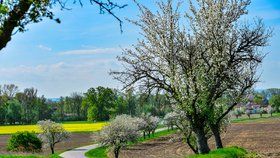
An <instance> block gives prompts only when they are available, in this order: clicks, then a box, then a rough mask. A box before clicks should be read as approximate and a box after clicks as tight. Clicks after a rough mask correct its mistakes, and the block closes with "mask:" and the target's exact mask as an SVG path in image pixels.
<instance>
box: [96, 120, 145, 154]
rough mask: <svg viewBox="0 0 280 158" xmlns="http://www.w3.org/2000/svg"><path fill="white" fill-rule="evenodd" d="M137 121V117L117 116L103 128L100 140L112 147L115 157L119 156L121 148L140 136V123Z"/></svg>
mask: <svg viewBox="0 0 280 158" xmlns="http://www.w3.org/2000/svg"><path fill="white" fill-rule="evenodd" d="M135 122H136V121H135V118H132V117H131V116H128V115H119V116H117V117H116V118H115V119H114V120H113V121H112V122H111V123H110V125H108V126H105V127H103V128H102V130H101V131H100V135H99V137H98V141H99V142H100V143H101V145H105V146H110V147H112V149H113V152H114V156H115V158H118V157H119V153H120V150H121V148H122V147H124V146H126V145H127V143H128V142H130V141H132V142H133V141H136V140H137V138H138V137H139V136H140V134H139V132H138V124H136V123H135Z"/></svg>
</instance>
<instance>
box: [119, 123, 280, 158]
mask: <svg viewBox="0 0 280 158" xmlns="http://www.w3.org/2000/svg"><path fill="white" fill-rule="evenodd" d="M169 138H170V137H163V138H160V139H157V140H153V141H149V142H145V143H141V144H138V145H136V146H133V147H130V148H128V149H124V150H122V152H121V156H120V157H121V158H132V157H133V158H144V157H145V158H158V157H161V158H183V157H185V156H186V155H189V154H192V152H191V150H190V149H189V148H188V147H187V146H186V144H184V143H179V142H177V143H172V142H170V141H169ZM223 142H224V145H225V146H241V147H244V148H246V149H248V150H250V151H254V152H257V153H260V154H262V155H263V157H264V158H280V121H279V120H274V121H271V122H267V123H246V124H240V123H239V124H232V125H231V126H230V128H229V129H228V132H227V133H226V134H224V135H223ZM210 146H211V148H213V147H214V145H213V141H212V140H210Z"/></svg>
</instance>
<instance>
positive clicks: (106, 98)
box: [85, 86, 115, 121]
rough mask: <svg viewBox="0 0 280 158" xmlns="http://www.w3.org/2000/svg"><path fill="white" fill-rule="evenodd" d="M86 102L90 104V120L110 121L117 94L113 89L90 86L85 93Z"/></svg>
mask: <svg viewBox="0 0 280 158" xmlns="http://www.w3.org/2000/svg"><path fill="white" fill-rule="evenodd" d="M85 102H86V104H87V105H88V106H89V109H88V120H89V121H108V120H109V119H110V113H111V112H110V111H111V110H112V109H113V108H114V106H115V94H114V92H113V90H112V89H110V88H104V87H100V86H99V87H97V88H96V89H95V88H90V89H89V90H88V92H87V93H85Z"/></svg>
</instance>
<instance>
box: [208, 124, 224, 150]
mask: <svg viewBox="0 0 280 158" xmlns="http://www.w3.org/2000/svg"><path fill="white" fill-rule="evenodd" d="M210 127H211V131H212V133H213V135H214V138H215V143H216V148H217V149H219V148H223V143H222V139H221V133H220V129H219V126H217V125H211V126H210Z"/></svg>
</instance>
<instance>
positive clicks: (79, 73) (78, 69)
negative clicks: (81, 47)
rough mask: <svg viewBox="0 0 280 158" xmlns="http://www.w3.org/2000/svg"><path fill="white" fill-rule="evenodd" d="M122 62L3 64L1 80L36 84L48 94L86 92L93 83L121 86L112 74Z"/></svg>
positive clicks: (33, 85) (95, 84)
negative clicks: (6, 65) (9, 65)
mask: <svg viewBox="0 0 280 158" xmlns="http://www.w3.org/2000/svg"><path fill="white" fill-rule="evenodd" d="M119 68H120V65H119V64H117V62H116V59H113V58H112V59H106V58H104V59H79V60H73V61H67V62H66V61H62V62H57V63H52V64H40V65H34V66H30V65H20V66H15V67H2V68H0V73H1V74H3V75H2V76H1V78H0V83H1V84H5V83H14V84H16V85H18V86H19V87H20V88H27V87H35V88H37V89H38V90H39V93H40V94H42V95H43V94H44V95H45V96H46V97H59V96H66V95H69V94H71V93H72V92H74V91H77V92H86V90H87V89H88V88H90V87H96V86H105V87H113V88H117V87H121V86H120V84H119V82H117V81H115V80H113V79H112V77H111V76H110V75H109V73H108V72H109V71H110V70H117V69H119Z"/></svg>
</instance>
